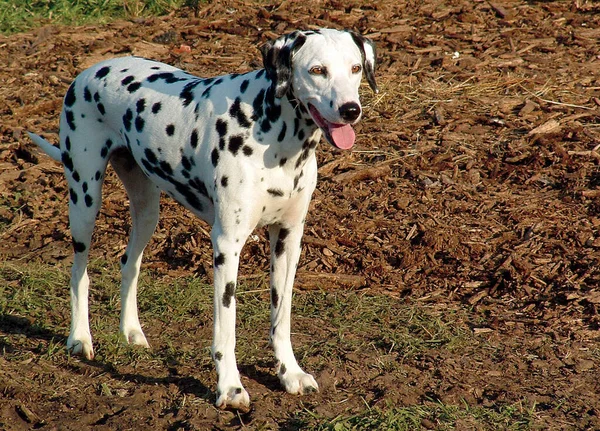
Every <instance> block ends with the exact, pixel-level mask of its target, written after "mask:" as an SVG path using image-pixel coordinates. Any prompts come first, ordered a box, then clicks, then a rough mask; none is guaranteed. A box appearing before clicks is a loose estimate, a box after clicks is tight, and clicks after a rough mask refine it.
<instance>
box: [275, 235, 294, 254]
mask: <svg viewBox="0 0 600 431" xmlns="http://www.w3.org/2000/svg"><path fill="white" fill-rule="evenodd" d="M289 234H290V231H289V230H288V229H285V228H281V229H280V230H279V236H278V237H277V242H276V243H275V256H277V257H280V256H281V255H282V254H283V252H284V250H285V239H286V238H287V236H288V235H289Z"/></svg>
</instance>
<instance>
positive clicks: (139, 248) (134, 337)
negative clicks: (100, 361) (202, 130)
mask: <svg viewBox="0 0 600 431" xmlns="http://www.w3.org/2000/svg"><path fill="white" fill-rule="evenodd" d="M110 162H111V165H112V167H113V168H114V170H115V172H116V173H117V175H118V176H119V178H120V179H121V181H122V182H123V185H124V186H125V190H126V191H127V195H128V197H129V205H130V211H131V233H130V236H129V243H128V244H127V249H126V251H125V254H124V255H123V256H122V257H121V277H122V278H121V324H120V331H121V333H122V334H123V336H124V337H125V340H126V341H127V342H128V343H130V344H136V345H139V346H144V347H149V346H148V342H147V341H146V337H145V335H144V332H143V331H142V327H141V325H140V321H139V318H138V307H137V282H138V276H139V273H140V266H141V263H142V254H143V251H144V248H145V247H146V245H147V244H148V241H150V238H151V237H152V234H153V233H154V229H155V228H156V224H157V223H158V215H159V199H160V189H159V188H158V187H157V186H156V185H154V184H153V183H152V182H151V181H150V180H149V179H148V177H146V175H144V173H143V172H142V170H141V169H140V167H139V166H138V165H137V164H136V163H135V161H134V159H133V157H132V155H131V154H130V153H129V152H128V151H127V150H124V149H123V150H117V151H115V153H114V154H113V155H112V157H111V160H110Z"/></svg>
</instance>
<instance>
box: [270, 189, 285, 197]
mask: <svg viewBox="0 0 600 431" xmlns="http://www.w3.org/2000/svg"><path fill="white" fill-rule="evenodd" d="M267 193H269V194H270V195H271V196H275V197H282V196H283V190H281V189H267Z"/></svg>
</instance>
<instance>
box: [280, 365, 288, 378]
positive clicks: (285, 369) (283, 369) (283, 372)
mask: <svg viewBox="0 0 600 431" xmlns="http://www.w3.org/2000/svg"><path fill="white" fill-rule="evenodd" d="M286 372H287V368H286V367H285V364H281V365H280V366H279V375H280V376H283V375H284V374H285V373H286Z"/></svg>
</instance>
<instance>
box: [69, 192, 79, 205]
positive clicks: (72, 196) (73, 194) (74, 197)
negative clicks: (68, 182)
mask: <svg viewBox="0 0 600 431" xmlns="http://www.w3.org/2000/svg"><path fill="white" fill-rule="evenodd" d="M69 196H70V197H71V202H73V203H74V204H76V203H77V200H78V197H77V193H76V192H75V190H73V189H69Z"/></svg>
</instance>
